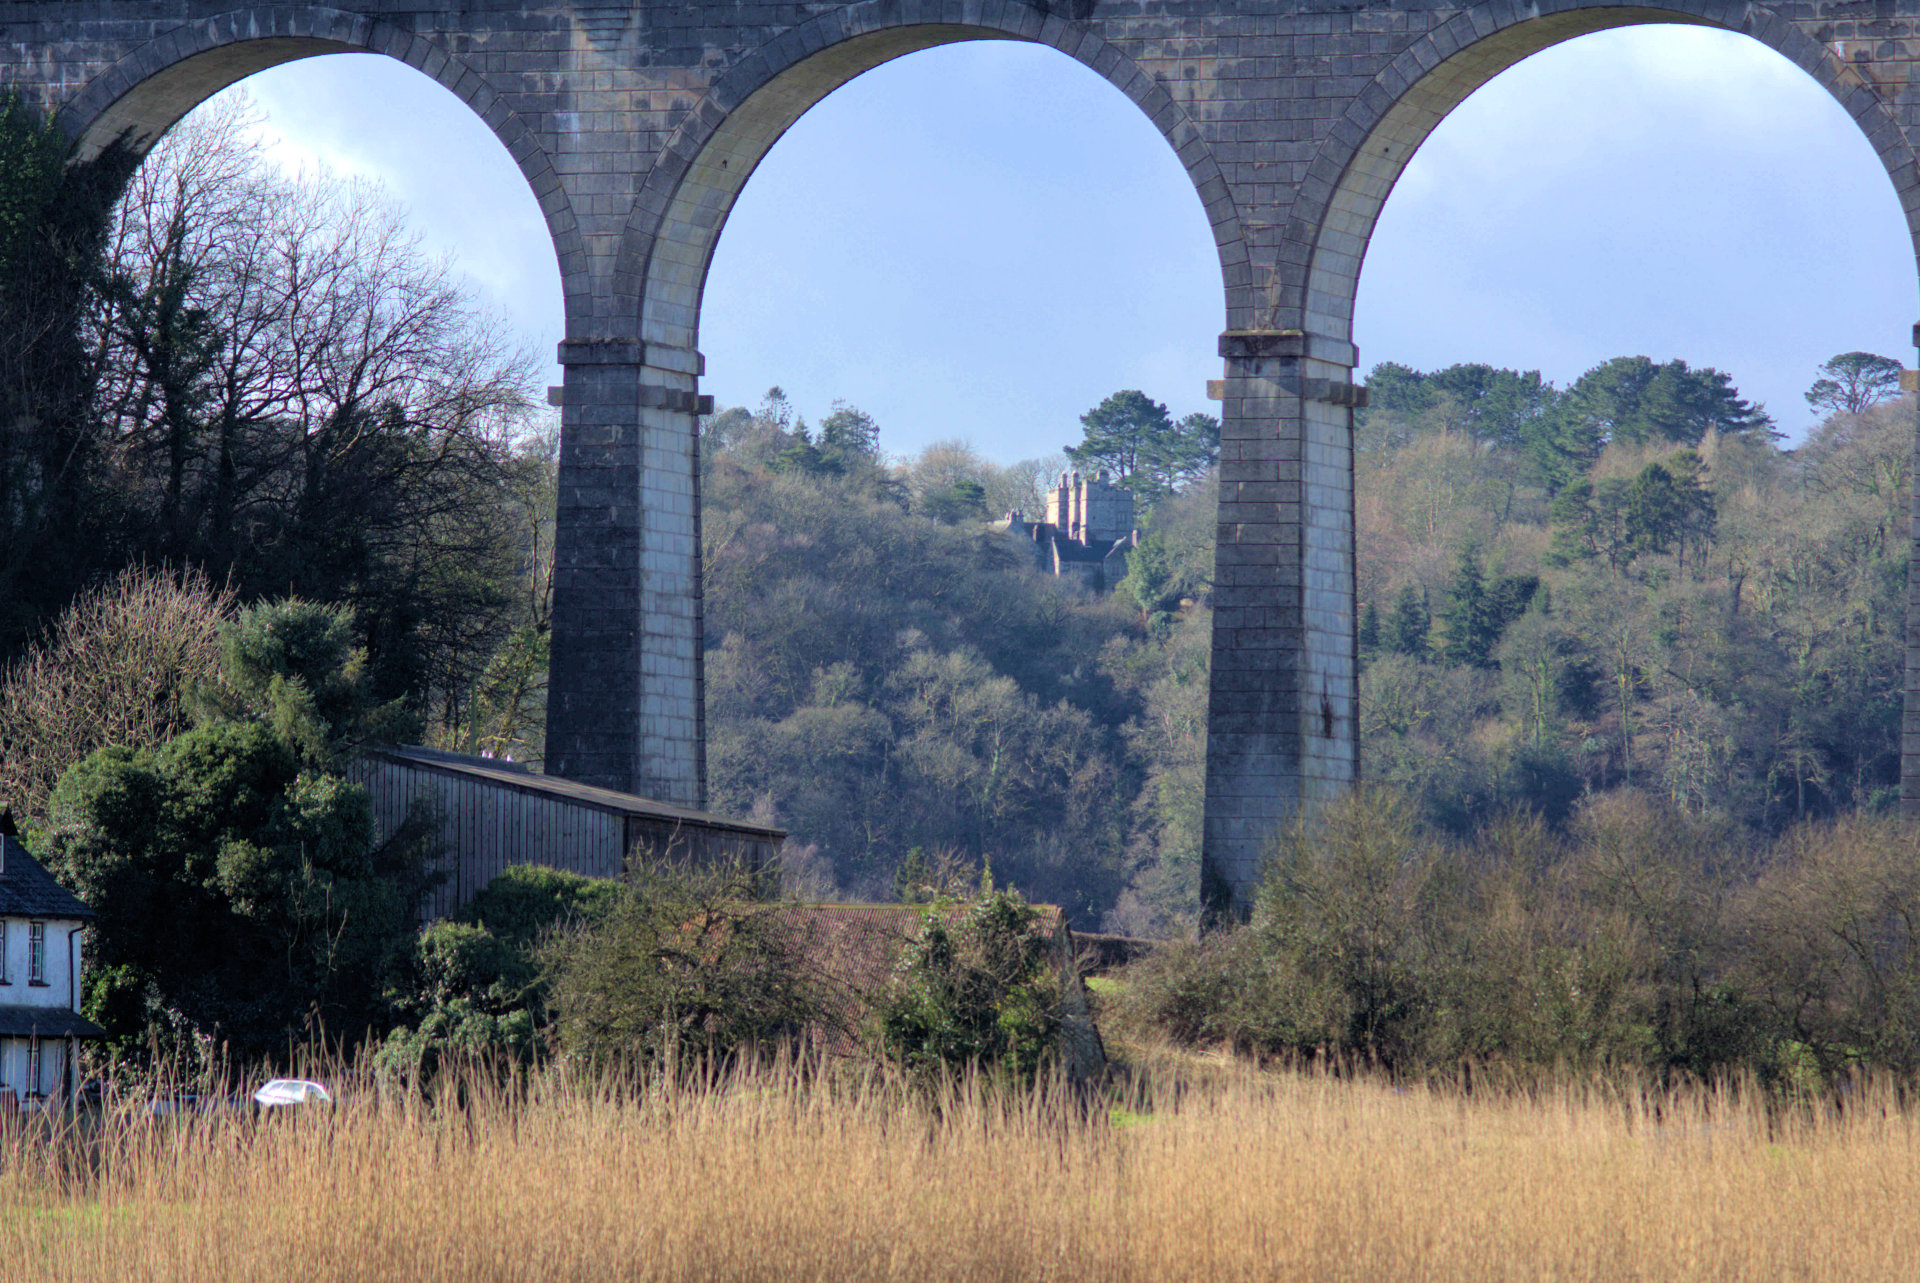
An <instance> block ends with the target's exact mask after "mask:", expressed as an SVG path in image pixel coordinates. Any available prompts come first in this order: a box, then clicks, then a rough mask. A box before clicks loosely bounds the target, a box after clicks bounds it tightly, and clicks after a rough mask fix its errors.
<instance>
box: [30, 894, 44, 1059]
mask: <svg viewBox="0 0 1920 1283" xmlns="http://www.w3.org/2000/svg"><path fill="white" fill-rule="evenodd" d="M27 983H28V984H30V985H43V984H45V983H47V924H46V923H44V922H29V923H28V924H27ZM35 1054H36V1055H38V1053H37V1052H36V1053H35Z"/></svg>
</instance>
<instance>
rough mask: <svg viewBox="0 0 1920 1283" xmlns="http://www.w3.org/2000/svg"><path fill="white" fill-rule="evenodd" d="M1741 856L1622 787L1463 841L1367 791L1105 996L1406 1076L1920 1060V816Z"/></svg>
mask: <svg viewBox="0 0 1920 1283" xmlns="http://www.w3.org/2000/svg"><path fill="white" fill-rule="evenodd" d="M1743 852H1744V847H1743V846H1742V845H1741V843H1740V842H1739V841H1738V840H1737V837H1736V836H1735V835H1733V834H1731V833H1729V832H1728V831H1726V830H1723V829H1718V828H1714V827H1711V826H1707V825H1702V824H1697V823H1690V822H1688V821H1687V820H1686V819H1685V817H1684V816H1681V815H1679V814H1677V813H1675V812H1673V811H1671V810H1669V809H1667V808H1666V807H1663V806H1661V805H1659V804H1657V803H1655V802H1651V801H1649V800H1647V799H1645V798H1641V797H1637V796H1635V795H1632V794H1625V793H1615V794H1610V795H1606V796H1603V797H1600V798H1596V799H1592V800H1590V801H1589V802H1588V803H1587V804H1586V805H1585V806H1584V807H1583V808H1582V809H1581V810H1580V812H1579V813H1578V814H1577V815H1576V816H1575V817H1574V819H1573V822H1572V824H1571V826H1570V828H1569V829H1568V831H1567V832H1566V833H1565V834H1564V835H1561V834H1556V833H1555V832H1554V831H1552V830H1551V829H1549V828H1548V827H1547V826H1546V825H1545V824H1543V823H1541V822H1540V821H1539V820H1538V819H1537V818H1534V817H1529V816H1524V815H1521V816H1510V817H1507V818H1505V819H1503V820H1501V821H1498V822H1496V823H1494V824H1492V825H1490V826H1488V827H1487V828H1485V829H1483V830H1482V831H1481V832H1480V833H1479V834H1478V835H1477V836H1476V837H1475V839H1474V840H1473V841H1471V842H1456V841H1449V840H1445V839H1442V838H1439V837H1435V836H1433V835H1432V834H1430V833H1427V832H1425V831H1423V830H1422V829H1421V828H1420V826H1419V825H1418V824H1416V823H1415V821H1414V818H1413V812H1412V805H1411V803H1410V802H1409V801H1407V800H1406V799H1405V798H1403V797H1401V796H1399V795H1396V794H1394V793H1391V792H1388V791H1385V790H1381V789H1368V790H1361V791H1359V792H1356V793H1355V794H1354V795H1353V796H1352V797H1350V798H1349V799H1347V800H1345V801H1343V802H1340V803H1338V804H1336V805H1333V806H1331V807H1329V808H1327V809H1326V811H1325V812H1324V813H1323V814H1322V815H1321V816H1319V817H1318V818H1317V819H1316V820H1315V821H1314V822H1313V823H1311V824H1304V823H1303V824H1300V825H1298V826H1296V827H1295V828H1294V830H1293V831H1292V832H1291V833H1290V834H1289V835H1288V836H1287V838H1286V840H1285V841H1284V842H1283V843H1282V844H1281V845H1280V848H1279V850H1278V851H1277V852H1276V853H1275V856H1274V858H1273V859H1272V861H1271V863H1270V864H1269V867H1268V870H1267V874H1266V879H1265V881H1264V882H1263V883H1262V885H1261V888H1260V891H1259V894H1258V897H1257V901H1256V906H1255V910H1254V913H1253V917H1252V920H1251V921H1250V922H1249V923H1248V924H1247V925H1246V926H1244V927H1241V928H1238V929H1235V930H1231V931H1222V932H1218V933H1215V934H1213V935H1211V936H1208V937H1206V938H1203V939H1201V940H1199V941H1197V942H1191V943H1171V944H1168V945H1165V946H1163V947H1162V948H1161V949H1160V950H1159V951H1158V952H1156V953H1155V954H1154V955H1153V956H1152V957H1151V958H1149V959H1148V960H1146V961H1144V962H1142V963H1140V964H1137V965H1136V966H1134V967H1133V968H1132V969H1131V970H1130V971H1129V972H1128V975H1127V981H1126V984H1125V985H1124V986H1123V989H1122V992H1121V994H1120V995H1119V997H1118V998H1117V999H1116V1004H1117V1008H1118V1011H1117V1015H1118V1018H1119V1019H1120V1020H1121V1021H1122V1022H1124V1023H1126V1024H1128V1025H1129V1026H1131V1027H1132V1028H1133V1029H1134V1030H1135V1031H1137V1032H1146V1033H1150V1034H1157V1035H1160V1036H1165V1037H1169V1038H1172V1039H1173V1040H1175V1041H1176V1042H1181V1043H1186V1044H1190V1045H1205V1044H1227V1045H1230V1046H1233V1047H1236V1048H1238V1049H1241V1050H1244V1051H1248V1052H1253V1053H1256V1054H1263V1055H1279V1056H1288V1057H1315V1056H1332V1057H1336V1058H1342V1059H1348V1060H1358V1061H1364V1062H1368V1063H1373V1064H1377V1065H1380V1066H1383V1067H1386V1068H1388V1069H1390V1070H1394V1071H1400V1072H1415V1073H1419V1072H1427V1071H1432V1070H1442V1071H1448V1072H1451V1070H1452V1069H1453V1068H1454V1067H1456V1066H1458V1065H1459V1064H1461V1063H1463V1062H1476V1063H1482V1064H1486V1063H1501V1064H1505V1065H1509V1066H1534V1067H1539V1068H1543V1069H1544V1068H1552V1067H1556V1066H1557V1067H1572V1068H1579V1069H1604V1068H1630V1069H1634V1070H1638V1071H1643V1072H1646V1073H1649V1074H1652V1075H1654V1076H1656V1077H1659V1078H1662V1079H1668V1080H1671V1079H1674V1078H1695V1079H1711V1078H1715V1077H1718V1076H1721V1075H1724V1074H1726V1073H1729V1072H1746V1073H1752V1074H1754V1075H1756V1076H1758V1077H1760V1078H1761V1079H1763V1080H1767V1081H1774V1082H1782V1081H1789V1080H1792V1081H1798V1082H1807V1081H1811V1080H1813V1078H1819V1079H1823V1080H1827V1081H1831V1080H1832V1079H1833V1078H1834V1077H1836V1076H1837V1075H1840V1074H1843V1073H1845V1072H1847V1071H1849V1070H1851V1069H1854V1068H1858V1067H1877V1068H1885V1069H1891V1070H1895V1071H1897V1072H1900V1073H1905V1074H1912V1073H1914V1072H1916V1071H1917V1070H1920V940H1916V938H1915V934H1914V930H1913V928H1912V926H1911V924H1912V923H1914V922H1916V921H1920V829H1916V827H1915V826H1914V825H1913V824H1911V823H1909V822H1906V821H1901V820H1897V819H1894V818H1890V817H1867V816H1856V817H1851V818H1847V819H1844V820H1841V821H1837V822H1834V823H1828V824H1817V825H1808V826H1804V827H1801V828H1799V829H1796V830H1793V831H1792V832H1790V833H1789V834H1788V835H1787V836H1786V837H1785V838H1784V839H1783V840H1782V841H1781V842H1780V843H1779V844H1778V845H1776V846H1775V847H1774V848H1772V849H1771V850H1770V851H1765V852H1763V853H1762V854H1761V855H1760V856H1758V857H1753V856H1748V855H1745V854H1743Z"/></svg>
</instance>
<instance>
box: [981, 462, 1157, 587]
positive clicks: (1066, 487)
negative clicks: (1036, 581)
mask: <svg viewBox="0 0 1920 1283" xmlns="http://www.w3.org/2000/svg"><path fill="white" fill-rule="evenodd" d="M994 528H995V529H996V530H1005V531H1007V532H1008V533H1010V534H1012V535H1014V536H1016V537H1017V538H1021V539H1025V540H1028V541H1030V542H1031V543H1032V545H1033V558H1034V564H1035V565H1036V566H1037V567H1038V568H1039V569H1040V570H1041V572H1042V573H1044V574H1049V575H1056V576H1058V577H1060V578H1062V579H1068V580H1071V581H1073V582H1075V583H1078V584H1080V585H1082V586H1083V587H1085V588H1087V589H1088V590H1089V591H1092V592H1096V593H1102V592H1110V591H1111V590H1112V589H1113V588H1115V587H1116V586H1117V585H1118V584H1119V583H1120V581H1121V580H1122V579H1125V578H1126V577H1127V553H1128V552H1130V551H1132V550H1133V549H1134V548H1135V547H1137V546H1139V543H1140V535H1139V532H1138V531H1136V530H1135V529H1134V528H1133V491H1131V490H1129V489H1127V488H1126V487H1125V486H1121V485H1115V484H1113V483H1112V482H1111V481H1109V480H1108V479H1107V474H1106V473H1105V472H1096V473H1094V474H1093V475H1092V476H1086V475H1084V474H1082V473H1078V472H1063V473H1061V474H1060V484H1059V485H1057V486H1055V487H1054V488H1053V489H1052V490H1050V491H1048V492H1047V518H1046V520H1045V521H1028V520H1027V517H1026V514H1025V513H1023V512H1009V513H1008V514H1007V515H1006V516H1005V517H1004V518H1002V519H1001V520H1000V521H997V522H995V523H994Z"/></svg>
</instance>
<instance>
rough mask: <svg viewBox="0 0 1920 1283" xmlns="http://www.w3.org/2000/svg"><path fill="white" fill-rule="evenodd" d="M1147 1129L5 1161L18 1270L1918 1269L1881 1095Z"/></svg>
mask: <svg viewBox="0 0 1920 1283" xmlns="http://www.w3.org/2000/svg"><path fill="white" fill-rule="evenodd" d="M1171 1094H1172V1093H1171V1092H1164V1091H1163V1092H1162V1096H1163V1102H1162V1108H1161V1109H1159V1110H1158V1111H1157V1112H1155V1113H1153V1114H1151V1115H1149V1116H1146V1117H1144V1118H1140V1119H1135V1118H1134V1117H1133V1116H1129V1115H1125V1114H1120V1115H1117V1116H1116V1118H1117V1122H1118V1125H1115V1122H1114V1121H1113V1120H1110V1119H1109V1118H1108V1116H1107V1115H1106V1114H1104V1113H1099V1114H1096V1115H1095V1116H1093V1117H1091V1118H1089V1117H1085V1116H1082V1115H1080V1114H1078V1113H1076V1112H1075V1111H1074V1110H1073V1109H1071V1108H1070V1107H1066V1106H1063V1105H1059V1104H1052V1105H1050V1104H1046V1103H1035V1102H1031V1101H1029V1102H1025V1103H1018V1104H1012V1105H1006V1104H995V1103H993V1102H992V1101H990V1100H987V1099H983V1098H982V1097H980V1096H979V1095H977V1094H965V1093H963V1094H962V1095H961V1096H960V1098H958V1099H956V1100H954V1101H950V1102H949V1103H948V1105H947V1107H946V1109H945V1110H944V1112H943V1113H942V1114H940V1115H938V1116H936V1114H935V1113H934V1112H933V1111H931V1110H929V1109H928V1108H926V1107H923V1106H921V1105H918V1104H915V1103H912V1102H911V1101H909V1100H905V1099H903V1098H901V1097H900V1096H899V1095H897V1094H895V1093H893V1092H891V1091H889V1090H886V1089H884V1088H882V1087H880V1086H877V1085H869V1086H865V1087H862V1086H858V1085H855V1086H847V1085H845V1084H843V1085H841V1086H840V1087H838V1088H836V1089H834V1090H826V1089H822V1088H818V1087H815V1088H812V1089H800V1088H796V1087H793V1086H791V1085H789V1080H788V1079H787V1078H785V1077H783V1076H781V1075H777V1074H773V1073H758V1074H750V1075H746V1076H744V1077H743V1078H742V1079H740V1080H736V1081H734V1082H732V1083H731V1084H730V1085H728V1086H726V1087H725V1088H724V1089H721V1090H715V1091H706V1092H699V1091H677V1092H655V1093H652V1094H651V1095H645V1096H640V1095H636V1094H634V1093H622V1092H618V1091H614V1090H611V1089H607V1088H604V1087H585V1086H581V1085H578V1084H573V1083H569V1082H568V1081H566V1080H565V1079H564V1078H561V1077H557V1076H556V1077H550V1078H546V1079H543V1080H541V1081H539V1082H537V1083H536V1084H535V1085H534V1086H533V1088H532V1089H531V1091H530V1093H529V1095H528V1096H527V1097H526V1098H525V1099H523V1100H520V1101H518V1102H507V1101H505V1100H502V1099H499V1098H483V1099H479V1100H478V1101H477V1102H476V1103H473V1104H471V1105H470V1106H469V1107H468V1108H466V1109H453V1108H447V1109H442V1110H438V1111H435V1110H432V1109H428V1108H425V1107H423V1106H421V1105H420V1104H419V1103H418V1102H413V1103H411V1104H407V1103H394V1102H388V1103H387V1104H384V1105H383V1104H381V1103H379V1102H378V1101H377V1100H375V1099H372V1098H363V1099H361V1100H359V1101H358V1102H349V1103H347V1104H345V1105H343V1106H342V1107H341V1108H340V1109H339V1110H337V1111H336V1112H335V1113H334V1115H332V1116H331V1117H325V1116H318V1117H314V1116H310V1117H306V1118H302V1119H299V1120H287V1121H285V1122H277V1123H274V1124H271V1125H264V1126H256V1125H254V1124H252V1123H250V1122H247V1121H244V1120H235V1119H223V1118H210V1119H207V1118H202V1119H191V1120H184V1121H183V1120H147V1119H143V1118H140V1117H139V1116H137V1115H135V1114H133V1113H132V1112H130V1111H128V1112H113V1113H110V1114H109V1116H108V1117H106V1118H105V1119H103V1120H100V1122H99V1123H98V1125H97V1126H96V1127H95V1128H93V1129H92V1130H91V1131H90V1132H89V1133H88V1134H82V1133H81V1132H79V1131H74V1130H69V1131H67V1132H66V1133H64V1134H63V1135H61V1136H58V1137H49V1136H48V1135H47V1134H46V1133H44V1132H37V1131H35V1130H34V1129H33V1128H31V1127H24V1128H16V1129H14V1130H13V1131H12V1132H11V1133H10V1134H9V1135H8V1136H7V1137H6V1139H5V1141H4V1143H3V1145H0V1160H3V1161H4V1168H5V1175H4V1177H0V1274H4V1276H5V1277H6V1278H9V1279H12V1278H21V1279H28V1278H32V1279H45V1278H58V1279H81V1278H85V1279H115V1280H118V1279H139V1280H155V1281H156V1283H158V1281H165V1280H200V1279H208V1280H212V1279H219V1280H229V1279H235V1280H252V1279H274V1280H281V1279H301V1280H332V1279H407V1280H415V1279H418V1280H440V1279H447V1280H453V1279H461V1280H466V1279H487V1280H493V1279H503V1280H504V1279H528V1280H535V1279H537V1280H570V1279H780V1280H787V1279H834V1280H840V1279H856V1280H858V1279H910V1280H946V1279H1029V1278H1033V1279H1089V1280H1093V1279H1098V1280H1109V1279H1114V1280H1125V1279H1186V1278H1193V1279H1207V1280H1233V1279H1295V1278H1299V1279H1370V1280H1371V1279H1473V1280H1487V1279H1662V1280H1665V1279H1774V1278H1834V1279H1891V1278H1904V1277H1911V1276H1912V1274H1913V1273H1914V1272H1915V1270H1916V1268H1920V1267H1917V1266H1916V1262H1917V1261H1920V1161H1917V1160H1920V1126H1916V1119H1915V1117H1914V1116H1913V1115H1912V1114H1909V1113H1906V1112H1902V1111H1901V1110H1900V1109H1898V1108H1896V1107H1895V1104H1894V1101H1893V1099H1892V1096H1891V1095H1890V1093H1887V1092H1884V1091H1877V1090H1872V1089H1864V1090H1862V1091H1860V1092H1856V1093H1855V1094H1854V1095H1853V1097H1852V1098H1851V1100H1850V1102H1849V1105H1848V1107H1847V1108H1846V1109H1845V1110H1843V1111H1824V1112H1819V1113H1813V1112H1802V1113H1798V1114H1793V1115H1789V1116H1786V1117H1784V1118H1783V1117H1775V1118H1772V1119H1770V1118H1769V1117H1768V1115H1767V1113H1766V1112H1765V1111H1764V1110H1762V1109H1760V1108H1757V1107H1753V1106H1750V1105H1747V1104H1744V1103H1741V1102H1739V1101H1737V1100H1734V1099H1730V1098H1727V1097H1724V1096H1715V1095H1711V1094H1695V1095H1683V1096H1676V1097H1672V1098H1668V1099H1664V1100H1660V1101H1658V1102H1657V1103H1656V1102H1652V1101H1650V1100H1648V1099H1645V1098H1641V1097H1637V1096H1635V1095H1633V1094H1631V1093H1620V1092H1614V1091H1610V1090H1607V1089H1604V1088H1602V1087H1585V1088H1580V1087H1562V1088H1559V1089H1556V1090H1554V1091H1551V1092H1548V1093H1546V1094H1545V1095H1544V1096H1541V1097H1536V1098H1533V1099H1528V1098H1524V1097H1520V1096H1514V1095H1508V1096H1504V1097H1498V1098H1491V1097H1488V1096H1485V1095H1478V1096H1474V1097H1471V1098H1469V1097H1462V1096H1460V1095H1458V1094H1456V1093H1450V1092H1447V1091H1440V1090H1427V1089H1407V1090H1394V1089H1392V1088H1389V1087H1386V1086H1382V1085H1379V1084H1374V1083H1368V1082H1353V1081H1344V1082H1343V1081H1339V1080H1334V1079H1329V1078H1326V1077H1313V1076H1302V1075H1293V1074H1256V1073H1254V1072H1252V1071H1243V1070H1238V1069H1229V1070H1226V1071H1223V1072H1221V1073H1219V1074H1217V1075H1216V1076H1215V1077H1214V1078H1212V1079H1211V1080H1199V1081H1197V1082H1195V1083H1194V1084H1192V1085H1191V1087H1190V1089H1189V1090H1187V1091H1185V1092H1184V1093H1183V1094H1182V1095H1180V1098H1179V1100H1178V1103H1177V1104H1171V1105H1170V1104H1167V1103H1166V1101H1165V1100H1164V1097H1166V1096H1169V1095H1171Z"/></svg>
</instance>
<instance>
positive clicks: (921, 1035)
mask: <svg viewBox="0 0 1920 1283" xmlns="http://www.w3.org/2000/svg"><path fill="white" fill-rule="evenodd" d="M1051 950H1052V940H1051V939H1050V938H1049V936H1048V934H1047V933H1046V931H1045V930H1044V929H1043V928H1042V925H1041V918H1040V912H1039V910H1037V909H1035V908H1034V907H1033V906H1032V905H1030V904H1028V903H1027V902H1026V901H1025V900H1023V899H1021V897H1020V895H1019V894H1018V893H1017V892H1013V891H986V892H984V893H983V894H981V895H980V896H979V897H978V898H977V899H975V900H974V901H973V902H972V903H970V904H968V905H966V906H965V907H964V908H963V909H961V910H960V911H959V912H958V914H957V916H956V914H955V911H954V909H953V907H952V906H951V905H946V904H936V905H933V906H931V907H929V908H928V909H927V910H926V911H925V913H923V914H922V915H921V920H920V927H919V930H918V931H917V932H916V933H915V934H914V936H913V938H912V940H910V941H909V942H908V945H907V948H906V952H905V953H904V954H903V955H902V957H901V960H900V964H899V971H898V977H897V982H896V988H895V991H894V992H893V994H892V995H890V997H889V998H888V1000H887V1002H886V1003H885V1005H884V1006H883V1007H882V1010H881V1014H880V1037H881V1045H882V1048H883V1050H884V1052H885V1054H886V1055H887V1056H888V1057H889V1058H890V1059H891V1060H893V1061H894V1062H896V1063H897V1064H899V1065H901V1066H902V1067H903V1068H905V1069H907V1070H908V1071H909V1072H911V1073H914V1074H920V1075H925V1074H932V1073H939V1072H941V1071H944V1070H959V1069H966V1068H968V1067H970V1066H977V1067H979V1068H982V1069H987V1070H998V1071H1002V1072H1005V1073H1007V1074H1008V1075H1010V1076H1012V1077H1013V1078H1015V1079H1019V1080H1031V1079H1032V1078H1033V1077H1034V1076H1035V1075H1037V1074H1038V1073H1039V1072H1040V1071H1041V1069H1042V1068H1043V1067H1045V1066H1046V1065H1047V1064H1048V1063H1050V1062H1051V1061H1052V1060H1053V1059H1054V1057H1055V1056H1056V1053H1057V1052H1058V1050H1059V1045H1060V1034H1061V1029H1062V1024H1063V1019H1062V1016H1063V1013H1062V1010H1061V994H1060V985H1059V981H1058V978H1057V976H1056V975H1055V969H1054V968H1053V967H1052V966H1050V965H1049V961H1050V953H1051Z"/></svg>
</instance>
